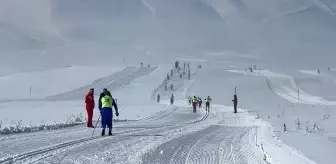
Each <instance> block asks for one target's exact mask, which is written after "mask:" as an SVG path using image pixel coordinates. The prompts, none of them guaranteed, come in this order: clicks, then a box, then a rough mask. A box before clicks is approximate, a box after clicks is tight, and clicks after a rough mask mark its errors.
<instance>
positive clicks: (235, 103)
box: [232, 94, 238, 113]
mask: <svg viewBox="0 0 336 164" xmlns="http://www.w3.org/2000/svg"><path fill="white" fill-rule="evenodd" d="M232 102H233V109H234V113H237V105H238V98H237V95H236V94H235V95H234V96H233V100H232Z"/></svg>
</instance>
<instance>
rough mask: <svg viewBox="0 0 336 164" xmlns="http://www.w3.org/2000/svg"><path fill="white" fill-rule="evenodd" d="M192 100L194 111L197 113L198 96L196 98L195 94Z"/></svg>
mask: <svg viewBox="0 0 336 164" xmlns="http://www.w3.org/2000/svg"><path fill="white" fill-rule="evenodd" d="M191 102H192V108H193V113H196V107H197V98H196V96H194V97H193V98H192V99H191Z"/></svg>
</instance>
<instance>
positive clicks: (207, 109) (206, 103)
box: [205, 96, 212, 112]
mask: <svg viewBox="0 0 336 164" xmlns="http://www.w3.org/2000/svg"><path fill="white" fill-rule="evenodd" d="M211 101H212V99H211V98H210V96H208V97H206V98H205V110H206V111H207V112H210V103H211Z"/></svg>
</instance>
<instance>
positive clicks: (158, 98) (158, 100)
mask: <svg viewBox="0 0 336 164" xmlns="http://www.w3.org/2000/svg"><path fill="white" fill-rule="evenodd" d="M156 101H157V103H160V94H158V95H157V98H156Z"/></svg>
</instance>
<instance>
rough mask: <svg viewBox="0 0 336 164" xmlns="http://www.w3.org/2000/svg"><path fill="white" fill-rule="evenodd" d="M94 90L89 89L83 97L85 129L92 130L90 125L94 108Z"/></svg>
mask: <svg viewBox="0 0 336 164" xmlns="http://www.w3.org/2000/svg"><path fill="white" fill-rule="evenodd" d="M93 95H94V89H93V88H91V89H90V91H89V92H88V93H87V95H86V96H85V107H86V112H87V116H88V117H87V127H89V128H93V125H92V117H93V109H94V107H95V102H94V96H93Z"/></svg>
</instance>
